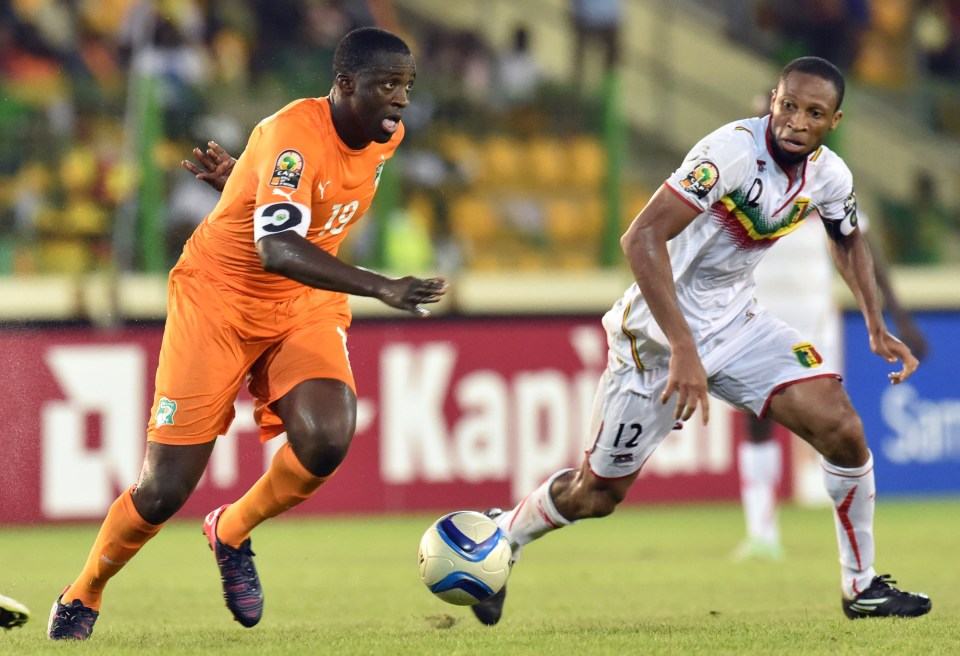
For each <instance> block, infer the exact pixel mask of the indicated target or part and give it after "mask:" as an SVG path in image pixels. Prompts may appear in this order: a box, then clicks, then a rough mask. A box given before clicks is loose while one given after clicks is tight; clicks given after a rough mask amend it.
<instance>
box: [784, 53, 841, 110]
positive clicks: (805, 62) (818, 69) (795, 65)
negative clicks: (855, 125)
mask: <svg viewBox="0 0 960 656" xmlns="http://www.w3.org/2000/svg"><path fill="white" fill-rule="evenodd" d="M790 73H806V74H807V75H816V76H817V77H819V78H821V79H824V80H826V81H827V82H830V83H832V84H833V86H834V88H835V89H836V90H837V106H836V108H835V109H834V111H837V110H838V109H840V105H842V104H843V92H844V91H845V90H846V86H847V85H846V82H844V80H843V73H841V72H840V69H839V68H837V67H836V66H834V65H833V64H831V63H830V62H828V61H827V60H826V59H823V58H822V57H798V58H797V59H794V60H793V61H792V62H790V63H789V64H787V65H786V66H784V67H783V70H782V71H780V81H781V82H783V80H784V79H786V77H787V76H788V75H790Z"/></svg>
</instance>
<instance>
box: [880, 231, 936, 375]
mask: <svg viewBox="0 0 960 656" xmlns="http://www.w3.org/2000/svg"><path fill="white" fill-rule="evenodd" d="M871 234H873V232H872V231H868V232H866V233H865V236H866V238H867V244H868V245H869V247H870V254H871V256H873V273H874V275H875V276H876V278H877V288H878V289H879V290H880V295H881V297H882V298H883V307H884V310H886V311H887V312H889V313H890V316H891V317H893V324H894V326H896V329H897V335H898V336H899V337H900V339H902V340H903V343H904V344H906V345H907V346H909V347H910V351H911V352H913V355H914V356H915V357H916V358H917V359H918V360H923V359H924V358H925V357H927V351H928V350H929V347H928V345H927V339H926V338H925V337H924V336H923V332H922V331H921V330H920V327H919V326H917V323H916V322H915V321H914V320H913V315H912V314H910V312H908V311H907V310H906V308H904V307H903V305H901V303H900V298H899V297H898V296H897V292H896V290H895V289H894V288H893V283H892V281H891V280H890V267H889V265H888V264H887V258H886V257H884V254H883V249H882V248H879V247H878V246H877V244H876V240H873V239H871V238H870V235H871Z"/></svg>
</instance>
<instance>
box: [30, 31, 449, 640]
mask: <svg viewBox="0 0 960 656" xmlns="http://www.w3.org/2000/svg"><path fill="white" fill-rule="evenodd" d="M334 73H335V80H334V83H333V87H332V89H331V90H330V93H329V95H328V96H326V97H322V98H307V99H301V100H297V101H294V102H292V103H290V104H289V105H287V106H286V107H284V108H283V109H281V110H280V111H279V112H277V113H276V114H274V115H272V116H270V117H268V118H266V119H264V120H263V121H261V122H260V124H259V125H257V127H256V128H255V129H254V131H253V133H252V134H251V135H250V139H249V141H248V142H247V146H246V149H245V150H244V152H243V155H242V156H241V157H240V159H239V160H237V162H236V165H235V167H233V170H232V172H231V173H230V175H229V178H228V179H227V182H226V185H225V187H224V188H223V195H222V197H221V199H220V202H219V203H218V204H217V206H216V208H214V210H213V212H211V213H210V214H209V215H208V216H207V217H206V219H205V220H204V221H203V222H202V223H201V224H200V225H199V227H198V228H197V230H196V231H195V232H194V234H193V236H192V237H191V238H190V240H189V241H188V242H187V244H186V246H185V247H184V251H183V255H182V256H181V257H180V260H179V262H178V263H177V265H176V266H175V267H174V269H173V270H172V271H171V273H170V280H169V287H168V307H167V322H166V326H165V329H164V335H163V344H162V346H161V351H160V363H159V367H158V369H157V377H156V391H155V395H154V402H153V409H152V411H151V417H150V421H149V424H148V428H147V448H146V455H145V457H144V462H143V469H142V471H141V474H140V478H139V480H138V481H137V483H136V484H135V485H134V486H133V487H131V488H130V489H128V490H127V491H125V492H124V493H123V494H122V495H121V496H120V497H119V498H118V499H117V500H116V501H115V502H114V503H113V505H112V506H111V508H110V511H109V513H108V514H107V517H106V519H105V520H104V522H103V525H102V526H101V528H100V533H99V535H98V536H97V539H96V542H95V543H94V545H93V549H92V550H91V552H90V555H89V557H88V559H87V561H86V564H85V565H84V568H83V570H82V571H81V572H80V575H79V576H78V577H77V579H76V580H75V581H74V582H73V583H72V584H70V585H69V586H67V588H66V589H65V590H64V592H63V593H62V594H61V595H60V598H59V599H58V600H57V601H56V602H55V603H54V607H53V609H52V611H51V615H50V623H49V626H48V631H47V632H48V635H49V637H50V638H51V639H54V640H62V639H68V640H85V639H87V638H89V637H90V634H91V632H92V631H93V626H94V622H96V620H97V617H98V616H99V609H100V604H101V599H102V595H103V590H104V587H105V586H106V583H107V581H108V580H109V579H110V578H111V577H112V576H113V575H114V574H116V573H117V572H118V571H119V570H120V569H121V568H122V567H123V566H124V565H125V564H126V563H127V562H128V561H129V560H130V559H131V558H133V556H134V555H135V554H136V553H137V552H138V551H139V550H140V548H141V547H142V546H143V545H144V544H145V543H146V542H147V541H148V540H150V539H151V538H152V537H153V536H154V535H156V533H157V532H158V531H159V530H160V528H161V527H162V525H163V523H164V522H165V521H167V520H168V519H169V518H170V517H172V516H173V515H174V513H176V512H177V511H178V510H179V509H180V508H181V507H182V506H183V504H184V503H185V502H186V500H187V498H188V497H189V496H190V494H191V493H192V492H193V490H194V488H195V487H196V485H197V482H198V481H199V480H200V476H201V475H202V474H203V471H204V468H205V467H206V464H207V460H208V459H209V457H210V453H211V451H212V450H213V445H214V441H215V440H216V438H217V436H218V435H222V434H224V433H225V432H226V430H227V428H228V427H229V425H230V422H231V420H232V419H233V413H234V410H233V403H234V400H235V398H236V395H237V392H238V390H239V389H240V385H241V384H243V382H244V381H245V380H246V381H247V384H248V388H249V390H250V392H251V393H252V395H253V397H254V399H255V401H256V406H255V417H256V419H257V422H258V424H259V426H260V435H261V439H262V440H267V439H270V438H272V437H275V436H276V435H278V434H280V433H281V432H284V431H286V434H287V440H288V441H287V443H286V444H284V445H283V446H282V447H281V448H280V450H279V451H278V452H277V454H276V456H275V457H274V459H273V462H272V463H271V465H270V467H269V469H268V470H267V472H266V473H265V474H264V475H263V477H262V478H261V479H260V480H259V481H258V482H257V483H255V484H254V485H253V487H252V488H251V489H250V490H249V491H248V492H247V493H246V494H245V495H243V497H241V498H240V499H239V500H238V501H236V502H234V503H232V504H228V505H225V506H222V507H220V508H217V509H215V510H213V511H212V512H211V513H210V514H209V515H207V517H206V519H205V521H204V532H205V533H206V535H207V539H208V540H209V543H210V547H211V549H213V552H214V554H215V556H216V559H217V564H218V565H219V568H220V574H221V580H222V583H223V593H224V598H225V599H226V603H227V607H228V608H229V609H230V611H231V612H232V613H233V616H234V618H235V619H236V620H237V621H238V622H240V623H241V624H242V625H243V626H246V627H251V626H254V625H255V624H257V622H259V621H260V617H261V615H262V612H263V592H262V589H261V587H260V580H259V577H258V575H257V571H256V568H255V567H254V562H253V552H252V551H251V549H250V533H251V531H252V530H253V529H254V528H255V527H256V526H257V525H259V524H260V523H261V522H263V521H264V520H266V519H268V518H270V517H274V516H276V515H279V514H280V513H282V512H284V511H285V510H289V509H290V508H292V507H294V506H296V505H297V504H299V503H300V502H302V501H303V500H305V499H307V498H309V497H310V496H311V495H312V494H313V493H314V492H316V490H317V488H319V487H320V486H321V485H322V484H323V483H324V481H326V480H327V479H328V478H329V477H330V476H332V475H333V473H334V472H335V471H336V469H337V467H338V466H339V465H340V463H341V462H342V461H343V459H344V457H345V456H346V453H347V449H348V448H349V446H350V441H351V439H352V437H353V433H354V430H355V428H356V414H357V407H356V406H357V397H356V390H355V388H354V379H353V374H352V372H351V370H350V364H349V360H348V357H347V351H346V337H347V333H346V331H347V328H348V326H349V324H350V319H351V314H350V308H349V305H348V302H347V296H348V295H349V294H354V295H358V296H371V297H374V298H377V299H379V300H380V301H382V302H383V303H386V304H387V305H389V306H391V307H395V308H398V309H401V310H406V311H409V312H411V313H413V314H415V315H417V316H428V315H429V312H428V311H427V310H426V309H424V308H423V304H427V303H435V302H437V301H439V300H440V298H441V297H442V296H443V295H444V293H445V292H446V283H445V281H444V280H442V279H440V278H430V279H419V278H415V277H412V276H407V277H404V278H399V279H392V278H387V277H385V276H383V275H380V274H378V273H375V272H373V271H369V270H366V269H362V268H358V267H355V266H351V265H349V264H347V263H345V262H343V261H341V260H340V259H338V258H337V257H336V256H337V250H338V248H339V245H340V243H341V242H342V241H343V239H344V237H345V236H346V234H347V232H349V230H350V228H351V226H352V225H353V224H354V223H356V221H357V220H358V219H359V218H360V217H361V216H362V215H363V214H364V212H365V211H366V210H367V208H368V207H369V206H370V203H371V201H372V200H373V196H374V193H375V192H376V189H377V185H378V183H379V181H380V174H381V172H382V170H383V166H384V164H385V162H386V161H387V160H388V159H390V157H391V156H392V155H393V152H394V150H395V149H396V147H397V146H398V145H399V143H400V140H401V139H402V138H403V125H402V123H401V122H400V121H401V117H402V114H403V110H404V108H405V107H406V106H407V105H408V104H409V94H410V91H411V89H412V87H413V83H414V79H415V78H416V66H415V64H414V59H413V56H412V54H411V52H410V49H409V47H408V46H407V44H406V43H405V42H404V41H403V39H401V38H400V37H398V36H396V35H394V34H392V33H390V32H387V31H384V30H380V29H377V28H360V29H358V30H354V31H353V32H350V33H349V34H347V35H346V36H345V37H344V38H343V39H342V40H341V42H340V44H339V45H338V47H337V50H336V53H335V55H334Z"/></svg>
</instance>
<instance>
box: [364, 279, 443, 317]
mask: <svg viewBox="0 0 960 656" xmlns="http://www.w3.org/2000/svg"><path fill="white" fill-rule="evenodd" d="M446 293H447V281H446V280H444V279H443V278H426V279H422V278H415V277H414V276H406V277H404V278H397V279H396V280H390V281H389V282H388V283H387V284H386V285H384V287H383V289H382V290H381V293H380V294H379V295H378V298H379V299H380V300H381V301H383V302H384V303H386V304H387V305H389V306H390V307H395V308H397V309H398V310H407V311H408V312H412V313H413V314H415V315H416V316H418V317H421V318H426V317H429V316H430V310H428V309H426V308H425V307H423V304H424V303H436V302H437V301H439V300H440V299H441V298H442V297H443V295H444V294H446Z"/></svg>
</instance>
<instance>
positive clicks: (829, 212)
mask: <svg viewBox="0 0 960 656" xmlns="http://www.w3.org/2000/svg"><path fill="white" fill-rule="evenodd" d="M833 168H834V169H835V172H832V174H831V176H830V180H831V184H829V185H828V186H827V188H826V189H825V190H824V192H825V193H824V195H825V198H824V200H823V201H821V202H820V203H819V207H818V211H819V213H820V218H821V219H822V220H823V224H824V227H826V229H827V233H828V234H830V236H831V237H832V238H834V239H839V238H840V237H841V236H844V237H845V236H847V235H849V234H851V233H852V232H853V231H854V230H856V229H857V226H858V224H859V222H860V221H859V217H858V216H857V194H856V192H855V191H854V188H853V174H852V173H850V169H848V168H847V166H846V165H845V164H843V163H842V162H841V161H840V160H839V158H838V160H837V163H836V164H835V165H834V166H833Z"/></svg>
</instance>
